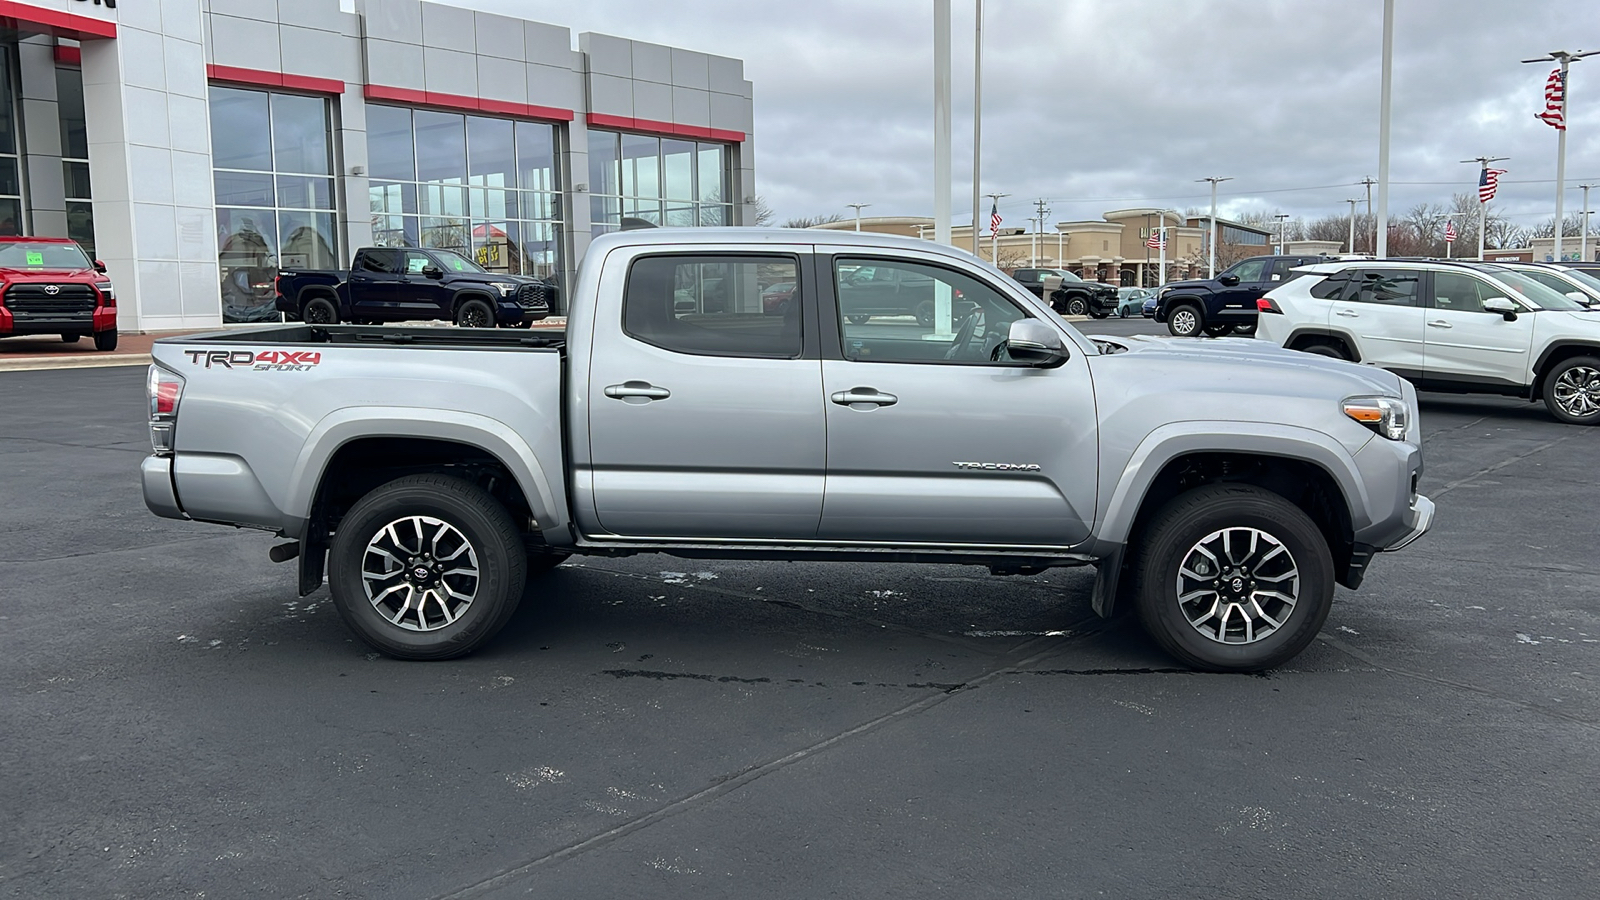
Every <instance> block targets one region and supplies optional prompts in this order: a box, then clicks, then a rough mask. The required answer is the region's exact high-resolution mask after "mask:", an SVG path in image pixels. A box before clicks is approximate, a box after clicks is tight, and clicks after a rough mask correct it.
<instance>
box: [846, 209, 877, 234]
mask: <svg viewBox="0 0 1600 900" xmlns="http://www.w3.org/2000/svg"><path fill="white" fill-rule="evenodd" d="M871 205H872V204H871V203H846V204H845V206H848V207H850V208H851V209H854V210H855V211H856V230H857V231H860V230H861V211H862V210H863V209H866V208H867V207H869V206H871Z"/></svg>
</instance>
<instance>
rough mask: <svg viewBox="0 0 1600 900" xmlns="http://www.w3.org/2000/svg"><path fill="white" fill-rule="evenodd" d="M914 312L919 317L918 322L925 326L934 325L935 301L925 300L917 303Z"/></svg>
mask: <svg viewBox="0 0 1600 900" xmlns="http://www.w3.org/2000/svg"><path fill="white" fill-rule="evenodd" d="M913 314H914V315H915V316H916V317H917V324H918V325H921V326H922V327H923V328H931V327H933V301H932V300H924V301H922V302H921V303H918V304H917V308H916V310H914V312H913Z"/></svg>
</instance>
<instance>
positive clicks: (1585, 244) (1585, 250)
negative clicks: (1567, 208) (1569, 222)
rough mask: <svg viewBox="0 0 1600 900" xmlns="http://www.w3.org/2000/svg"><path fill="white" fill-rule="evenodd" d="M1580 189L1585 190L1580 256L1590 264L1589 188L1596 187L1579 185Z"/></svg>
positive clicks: (1579, 246) (1579, 241) (1581, 217)
mask: <svg viewBox="0 0 1600 900" xmlns="http://www.w3.org/2000/svg"><path fill="white" fill-rule="evenodd" d="M1578 187H1581V188H1583V213H1582V215H1580V216H1579V218H1580V219H1582V220H1583V230H1582V231H1581V232H1579V233H1580V234H1581V235H1582V237H1580V238H1578V256H1579V258H1581V259H1582V260H1583V261H1584V262H1588V261H1589V188H1592V187H1594V185H1592V184H1580V185H1578Z"/></svg>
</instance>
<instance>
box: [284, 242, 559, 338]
mask: <svg viewBox="0 0 1600 900" xmlns="http://www.w3.org/2000/svg"><path fill="white" fill-rule="evenodd" d="M273 284H274V290H275V291H276V293H277V299H276V302H275V305H276V307H277V309H278V311H279V312H282V313H285V314H286V315H287V316H288V317H289V318H291V319H300V320H302V321H304V322H308V323H310V324H313V325H336V324H338V323H340V322H356V323H363V322H374V323H377V322H399V321H405V320H408V319H443V320H446V321H452V322H455V323H456V324H457V325H463V326H467V327H471V328H493V327H495V326H496V325H502V326H508V327H513V326H514V327H521V326H526V325H529V324H531V323H533V322H537V321H539V320H540V319H543V318H545V317H547V316H549V315H551V314H552V313H556V312H557V310H558V309H559V304H560V298H559V297H558V296H557V294H558V292H557V288H556V285H555V284H554V283H553V282H552V281H550V280H547V279H544V278H535V277H532V276H526V275H507V274H503V273H500V272H490V271H488V270H487V269H485V268H484V267H483V266H480V265H478V264H477V263H475V262H473V261H472V260H470V259H468V258H466V257H465V256H462V255H461V254H460V253H457V252H455V251H453V250H431V249H426V248H421V247H363V248H361V249H360V250H358V251H357V252H356V258H355V261H354V262H352V263H351V265H350V270H349V271H348V272H346V271H343V270H336V269H282V270H280V271H279V272H278V277H277V278H276V279H274V281H273Z"/></svg>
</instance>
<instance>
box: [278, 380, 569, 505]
mask: <svg viewBox="0 0 1600 900" xmlns="http://www.w3.org/2000/svg"><path fill="white" fill-rule="evenodd" d="M384 437H395V438H429V439H433V440H442V441H453V442H455V443H458V444H465V445H467V446H469V447H474V448H476V449H479V450H482V451H484V452H485V453H488V454H490V455H492V456H494V457H495V458H496V459H498V460H499V461H500V462H501V464H502V465H504V466H505V467H506V469H507V470H508V471H509V472H510V473H511V476H512V477H513V478H515V479H516V480H517V484H518V486H519V487H521V488H522V493H523V496H525V497H526V498H527V500H528V507H529V509H530V510H531V511H532V512H533V519H534V522H535V523H537V524H538V526H539V528H540V529H541V530H544V531H546V532H549V531H551V530H552V529H564V528H565V526H566V524H567V521H566V492H565V489H564V482H563V481H561V480H560V479H559V478H558V479H556V480H554V481H552V480H551V479H550V477H549V473H548V472H547V471H546V469H545V466H544V464H542V463H541V462H540V461H539V459H538V457H537V456H536V455H535V454H534V451H533V448H532V447H530V446H529V445H528V442H527V441H526V440H524V439H523V437H522V436H521V435H520V434H518V433H517V431H516V430H515V429H513V428H512V427H510V426H509V425H507V424H505V423H504V422H501V421H498V420H496V419H491V418H489V417H487V416H481V415H477V414H475V413H467V412H461V411H458V410H451V409H422V408H417V407H391V406H347V407H344V408H342V409H336V410H334V411H333V412H330V413H328V415H326V416H324V417H323V418H322V420H321V421H320V422H318V423H317V424H316V427H314V428H313V429H312V430H311V433H310V434H308V435H307V436H306V440H305V443H304V444H303V445H302V446H301V450H300V455H299V457H297V458H296V459H295V463H294V469H293V470H292V472H291V474H290V476H289V500H288V507H289V508H288V509H287V510H285V512H287V513H288V514H289V515H290V516H291V517H293V518H295V519H297V520H298V521H301V522H304V521H305V520H307V519H308V518H310V516H311V502H312V499H313V498H315V497H316V492H317V490H318V488H319V487H320V486H321V484H322V479H323V477H324V475H325V474H326V472H327V468H328V462H329V461H330V460H332V459H333V457H334V455H335V454H336V453H338V452H339V450H340V448H342V447H344V446H345V445H346V444H349V443H351V442H352V441H357V440H361V439H363V438H384ZM552 464H553V465H554V466H557V467H559V466H560V464H561V463H560V460H554V461H552ZM556 471H557V472H559V471H560V469H559V468H557V469H556Z"/></svg>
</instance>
